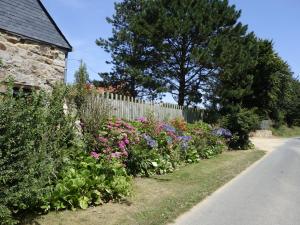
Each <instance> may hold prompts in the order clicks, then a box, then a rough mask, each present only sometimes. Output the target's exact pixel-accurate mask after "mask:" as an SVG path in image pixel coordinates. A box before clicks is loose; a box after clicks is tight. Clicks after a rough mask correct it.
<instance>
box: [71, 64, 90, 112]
mask: <svg viewBox="0 0 300 225" xmlns="http://www.w3.org/2000/svg"><path fill="white" fill-rule="evenodd" d="M88 82H89V74H88V72H87V68H86V64H85V63H83V62H82V60H81V63H80V66H79V69H78V70H77V71H76V72H75V88H76V94H75V99H74V100H75V104H76V106H77V109H78V111H79V112H80V110H81V107H82V105H83V104H84V101H85V96H86V94H87V86H86V85H87V83H88Z"/></svg>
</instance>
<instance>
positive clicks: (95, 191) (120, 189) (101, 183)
mask: <svg viewBox="0 0 300 225" xmlns="http://www.w3.org/2000/svg"><path fill="white" fill-rule="evenodd" d="M96 158H97V159H96ZM96 158H95V155H93V156H88V155H85V154H83V153H81V154H80V155H78V156H76V158H75V159H73V160H71V161H70V162H69V163H68V165H67V166H66V168H65V169H64V170H63V171H62V172H61V174H60V175H59V180H58V182H57V183H56V184H55V186H54V187H53V191H52V192H51V193H49V195H48V196H47V197H46V198H45V203H44V205H43V208H44V209H45V210H50V209H55V210H60V209H66V208H69V209H76V208H81V209H86V208H87V207H88V206H90V205H100V204H102V203H104V202H107V201H109V200H117V199H122V198H124V197H126V196H128V195H129V194H130V192H131V178H130V177H129V176H127V173H126V170H125V168H124V166H123V165H122V164H120V162H119V161H118V160H115V159H111V160H107V158H98V157H96Z"/></svg>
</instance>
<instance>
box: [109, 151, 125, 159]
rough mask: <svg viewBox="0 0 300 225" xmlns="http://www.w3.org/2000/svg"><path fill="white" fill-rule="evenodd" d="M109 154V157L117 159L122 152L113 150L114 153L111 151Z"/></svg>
mask: <svg viewBox="0 0 300 225" xmlns="http://www.w3.org/2000/svg"><path fill="white" fill-rule="evenodd" d="M110 156H111V158H115V159H119V158H120V157H121V156H122V153H121V152H114V153H111V155H110Z"/></svg>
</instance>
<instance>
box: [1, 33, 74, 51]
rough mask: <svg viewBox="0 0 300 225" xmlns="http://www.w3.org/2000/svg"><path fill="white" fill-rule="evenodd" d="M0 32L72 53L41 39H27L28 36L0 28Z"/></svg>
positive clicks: (67, 49) (68, 49)
mask: <svg viewBox="0 0 300 225" xmlns="http://www.w3.org/2000/svg"><path fill="white" fill-rule="evenodd" d="M0 31H2V32H4V33H8V34H11V35H15V36H18V37H19V38H21V39H26V40H29V41H32V42H37V43H41V44H45V45H49V46H55V47H56V48H59V49H62V50H65V51H67V52H71V51H72V49H70V48H66V47H63V46H60V45H57V44H53V43H50V42H47V41H43V40H41V39H37V38H32V37H28V36H26V35H24V34H20V33H16V32H13V31H10V30H6V29H2V28H0Z"/></svg>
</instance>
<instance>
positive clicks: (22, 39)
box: [0, 0, 72, 91]
mask: <svg viewBox="0 0 300 225" xmlns="http://www.w3.org/2000/svg"><path fill="white" fill-rule="evenodd" d="M71 50H72V47H71V45H70V44H69V42H68V41H67V39H66V38H65V36H64V35H63V33H62V32H61V31H60V29H59V28H58V26H57V25H56V23H55V22H54V20H53V19H52V18H51V16H50V15H49V13H48V12H47V10H46V8H45V7H44V6H43V4H42V3H41V1H40V0H0V60H1V61H2V65H1V66H0V82H2V84H1V86H0V91H1V90H2V91H3V90H5V83H4V85H3V81H4V82H5V81H6V80H7V77H9V76H11V77H13V78H14V80H15V86H16V87H23V88H26V89H32V88H35V89H40V88H43V89H51V86H53V84H55V83H57V82H63V81H65V76H66V70H67V57H68V53H69V52H70V51H71Z"/></svg>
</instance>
